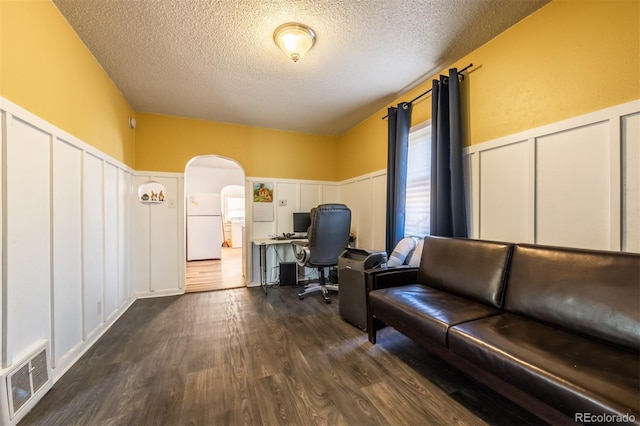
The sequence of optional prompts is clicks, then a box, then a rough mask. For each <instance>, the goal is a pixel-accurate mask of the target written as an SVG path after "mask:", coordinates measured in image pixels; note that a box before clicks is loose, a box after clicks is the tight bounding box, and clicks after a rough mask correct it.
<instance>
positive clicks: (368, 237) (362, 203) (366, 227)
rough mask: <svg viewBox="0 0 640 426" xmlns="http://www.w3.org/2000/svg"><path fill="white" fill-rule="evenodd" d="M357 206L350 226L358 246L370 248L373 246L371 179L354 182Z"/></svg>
mask: <svg viewBox="0 0 640 426" xmlns="http://www.w3.org/2000/svg"><path fill="white" fill-rule="evenodd" d="M356 192H357V196H358V197H357V203H358V204H357V206H358V208H357V209H356V215H352V217H351V220H352V221H354V216H355V225H356V227H354V226H353V225H354V224H353V223H352V226H351V229H352V230H355V231H356V235H357V237H358V238H357V244H358V247H362V248H372V246H373V231H374V230H373V183H372V179H362V180H359V181H357V182H356Z"/></svg>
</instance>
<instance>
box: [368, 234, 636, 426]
mask: <svg viewBox="0 0 640 426" xmlns="http://www.w3.org/2000/svg"><path fill="white" fill-rule="evenodd" d="M366 280H367V290H368V297H367V310H368V312H367V318H368V323H367V330H368V333H369V341H370V342H371V343H374V344H375V342H376V329H378V328H379V327H380V326H381V325H383V324H386V325H389V326H391V327H393V328H395V329H396V330H398V331H400V332H401V333H403V334H405V335H407V336H408V337H410V338H411V339H413V340H415V341H416V342H417V343H418V344H420V345H421V346H422V347H424V348H425V349H426V350H428V351H431V352H434V353H436V354H437V355H439V356H441V357H442V358H443V359H445V360H447V361H449V362H451V363H452V364H453V365H455V366H456V367H458V368H459V369H461V370H462V371H464V372H466V373H467V374H470V375H472V376H473V377H475V378H477V379H479V380H481V381H483V382H484V383H486V384H487V385H489V386H490V387H492V388H493V389H495V390H496V391H498V392H499V393H501V394H503V395H505V396H506V397H508V398H510V399H511V400H513V401H515V402H516V403H518V404H519V405H521V406H522V407H523V408H525V409H527V410H529V411H531V412H533V413H534V414H536V415H538V416H539V417H540V418H542V419H544V420H546V421H548V422H550V423H552V424H575V423H576V422H577V423H627V424H629V423H636V424H640V354H639V352H640V255H639V254H632V253H620V252H605V251H594V250H579V249H569V248H560V247H548V246H538V245H529V244H511V243H501V242H490V241H481V240H468V239H454V238H438V237H427V238H426V239H425V242H424V248H423V252H422V258H421V262H420V266H419V267H418V268H409V267H398V268H393V269H374V270H368V271H366Z"/></svg>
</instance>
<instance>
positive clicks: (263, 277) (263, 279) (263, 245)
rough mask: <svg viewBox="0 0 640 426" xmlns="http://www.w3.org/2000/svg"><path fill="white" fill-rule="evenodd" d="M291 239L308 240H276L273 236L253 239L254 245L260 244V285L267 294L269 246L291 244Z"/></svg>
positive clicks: (301, 239)
mask: <svg viewBox="0 0 640 426" xmlns="http://www.w3.org/2000/svg"><path fill="white" fill-rule="evenodd" d="M291 241H302V242H307V241H308V240H306V239H304V238H292V239H290V240H274V239H271V238H260V239H255V240H253V241H252V243H253V245H255V246H258V249H259V250H260V255H259V256H258V258H259V261H260V287H263V288H264V294H265V295H266V294H267V286H268V284H270V283H268V282H267V249H268V248H269V247H277V246H279V245H282V244H287V245H290V244H291Z"/></svg>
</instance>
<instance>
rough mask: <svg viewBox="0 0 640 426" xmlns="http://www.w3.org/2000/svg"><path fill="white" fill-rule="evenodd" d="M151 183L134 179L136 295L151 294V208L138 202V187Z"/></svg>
mask: <svg viewBox="0 0 640 426" xmlns="http://www.w3.org/2000/svg"><path fill="white" fill-rule="evenodd" d="M148 181H149V176H137V175H136V176H134V177H133V192H134V196H135V197H136V201H135V202H134V205H133V216H134V233H135V239H134V244H133V265H134V266H133V282H134V288H135V292H136V295H139V294H147V293H149V292H151V277H150V274H149V272H150V267H149V265H150V263H151V257H150V238H151V231H150V220H149V217H150V216H149V215H150V213H149V212H150V206H149V204H144V203H141V202H139V201H137V191H138V187H139V186H140V185H142V184H143V183H145V182H148Z"/></svg>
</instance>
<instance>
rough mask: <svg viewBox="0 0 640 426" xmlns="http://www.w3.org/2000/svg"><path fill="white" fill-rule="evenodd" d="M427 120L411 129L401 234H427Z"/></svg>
mask: <svg viewBox="0 0 640 426" xmlns="http://www.w3.org/2000/svg"><path fill="white" fill-rule="evenodd" d="M430 195H431V121H427V122H425V123H422V124H419V125H417V126H414V127H413V128H411V130H410V132H409V147H408V159H407V195H406V196H407V198H406V201H405V223H404V235H405V236H416V237H424V236H425V235H428V234H429V224H430V215H429V211H430V209H431V196H430Z"/></svg>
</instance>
